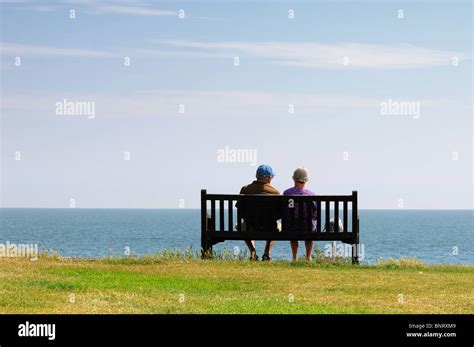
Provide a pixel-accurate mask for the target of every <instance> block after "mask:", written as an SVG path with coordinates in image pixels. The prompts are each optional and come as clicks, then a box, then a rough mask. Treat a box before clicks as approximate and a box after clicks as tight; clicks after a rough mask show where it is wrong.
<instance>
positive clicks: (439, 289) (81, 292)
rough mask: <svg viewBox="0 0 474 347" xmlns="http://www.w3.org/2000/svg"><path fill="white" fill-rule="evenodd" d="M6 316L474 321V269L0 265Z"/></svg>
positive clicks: (189, 262)
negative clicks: (395, 316)
mask: <svg viewBox="0 0 474 347" xmlns="http://www.w3.org/2000/svg"><path fill="white" fill-rule="evenodd" d="M0 278H1V281H0V313H473V312H474V289H473V283H474V266H454V265H453V266H433V265H424V264H422V263H420V262H417V261H412V260H403V259H402V260H393V261H392V260H389V261H384V262H381V263H379V264H377V265H361V266H351V265H349V264H345V263H337V262H336V263H332V262H313V263H306V262H304V261H302V262H295V263H290V262H287V261H273V262H271V263H262V262H258V263H255V262H249V261H241V260H204V261H203V260H199V259H194V258H179V257H145V258H125V259H103V260H95V261H88V260H68V259H63V258H59V257H50V256H47V257H40V258H39V259H38V260H37V261H30V260H28V259H19V258H0Z"/></svg>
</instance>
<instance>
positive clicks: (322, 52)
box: [0, 1, 474, 209]
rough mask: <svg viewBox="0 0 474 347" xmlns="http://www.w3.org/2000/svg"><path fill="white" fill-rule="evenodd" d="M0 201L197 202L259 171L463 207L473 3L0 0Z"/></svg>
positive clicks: (365, 196) (384, 202)
mask: <svg viewBox="0 0 474 347" xmlns="http://www.w3.org/2000/svg"><path fill="white" fill-rule="evenodd" d="M0 9H1V50H0V55H1V70H0V71H1V108H0V110H1V123H0V125H1V141H0V144H1V170H0V172H1V191H0V207H47V208H68V207H72V206H74V207H77V208H178V207H184V208H198V207H199V198H200V190H201V189H207V190H208V192H213V193H227V194H231V193H236V194H237V193H238V192H239V190H240V188H241V186H242V185H244V184H248V183H250V182H251V181H252V180H253V179H254V176H255V171H256V168H257V166H258V165H260V164H269V165H271V166H272V167H273V168H274V170H275V172H276V176H275V177H274V179H273V182H272V185H273V186H275V187H276V188H278V189H280V190H281V191H283V190H284V189H287V188H289V187H291V186H292V184H293V183H292V179H291V176H292V173H293V171H294V170H295V169H296V168H297V167H298V166H304V167H306V168H307V169H308V170H309V174H310V180H309V182H308V184H307V187H308V188H309V189H311V190H312V191H314V192H316V193H317V194H350V193H351V192H352V191H353V190H357V191H358V192H359V206H360V208H377V209H378V208H380V209H391V208H394V209H396V208H405V209H471V208H472V207H473V190H474V184H473V175H472V174H473V142H472V134H473V120H472V96H473V93H472V92H473V89H472V57H473V54H472V2H470V1H434V2H428V1H397V2H395V1H380V2H375V1H332V2H324V1H311V2H310V1H291V2H289V1H287V2H285V1H262V2H256V1H231V2H226V3H225V4H223V3H221V2H218V1H187V2H186V1H184V2H180V1H161V2H160V1H153V2H151V1H149V2H140V1H114V2H111V1H108V2H105V1H103V2H91V1H63V2H59V1H57V2H48V1H42V2H24V1H17V2H11V1H2V2H1V3H0Z"/></svg>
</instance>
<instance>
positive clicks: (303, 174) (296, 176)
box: [293, 166, 308, 187]
mask: <svg viewBox="0 0 474 347" xmlns="http://www.w3.org/2000/svg"><path fill="white" fill-rule="evenodd" d="M293 181H294V182H295V187H298V186H304V185H305V184H306V182H308V170H306V168H304V167H302V166H300V167H299V168H297V169H296V170H295V171H294V172H293Z"/></svg>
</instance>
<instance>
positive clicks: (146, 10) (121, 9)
mask: <svg viewBox="0 0 474 347" xmlns="http://www.w3.org/2000/svg"><path fill="white" fill-rule="evenodd" d="M96 10H97V11H98V12H106V13H116V14H130V15H137V16H177V15H178V11H167V10H160V9H157V8H152V7H143V6H116V5H104V6H97V7H96Z"/></svg>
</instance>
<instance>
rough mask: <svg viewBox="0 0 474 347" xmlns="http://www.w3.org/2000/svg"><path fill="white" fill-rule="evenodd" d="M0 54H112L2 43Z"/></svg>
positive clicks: (72, 55)
mask: <svg viewBox="0 0 474 347" xmlns="http://www.w3.org/2000/svg"><path fill="white" fill-rule="evenodd" d="M0 54H1V55H4V56H50V57H91V58H94V57H110V56H113V54H112V53H110V52H106V51H101V50H89V49H77V48H60V47H50V46H35V45H23V44H18V43H2V44H1V45H0Z"/></svg>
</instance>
